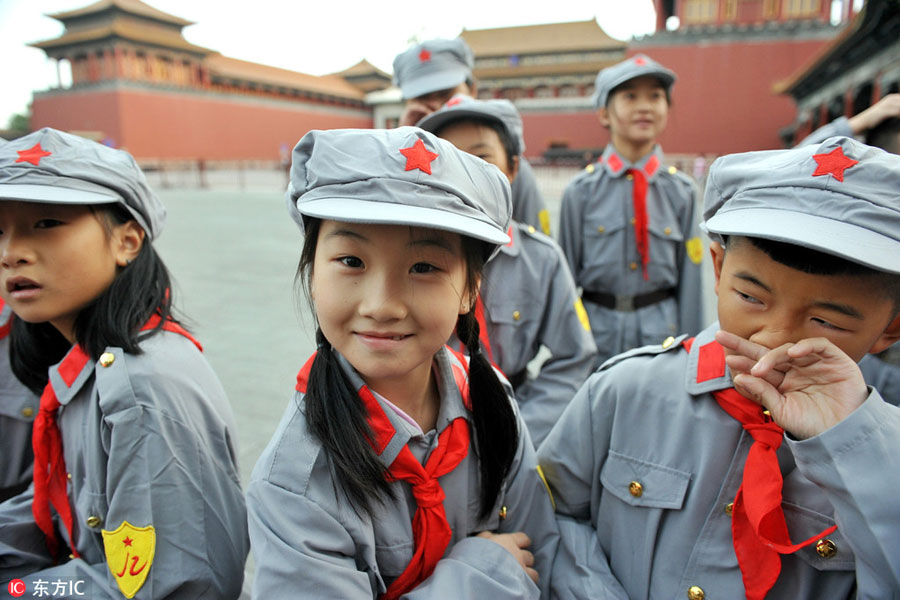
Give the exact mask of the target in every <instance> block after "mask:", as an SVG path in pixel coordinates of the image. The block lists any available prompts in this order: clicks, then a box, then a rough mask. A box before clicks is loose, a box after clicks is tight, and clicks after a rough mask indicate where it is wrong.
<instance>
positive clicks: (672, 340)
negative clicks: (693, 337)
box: [662, 335, 675, 350]
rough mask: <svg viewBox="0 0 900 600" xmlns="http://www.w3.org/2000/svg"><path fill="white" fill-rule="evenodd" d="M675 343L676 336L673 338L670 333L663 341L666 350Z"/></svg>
mask: <svg viewBox="0 0 900 600" xmlns="http://www.w3.org/2000/svg"><path fill="white" fill-rule="evenodd" d="M674 343H675V338H673V337H672V336H671V335H670V336H669V337H667V338H666V339H664V340H663V343H662V347H663V350H665V349H666V348H668V347H669V346H671V345H672V344H674Z"/></svg>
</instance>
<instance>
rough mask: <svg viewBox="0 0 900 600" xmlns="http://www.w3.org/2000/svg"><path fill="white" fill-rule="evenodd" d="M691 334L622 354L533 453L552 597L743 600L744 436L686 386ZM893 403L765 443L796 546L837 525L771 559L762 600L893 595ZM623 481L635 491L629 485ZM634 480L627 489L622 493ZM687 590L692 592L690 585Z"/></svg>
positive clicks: (896, 579)
mask: <svg viewBox="0 0 900 600" xmlns="http://www.w3.org/2000/svg"><path fill="white" fill-rule="evenodd" d="M716 328H717V325H716V326H713V327H710V328H708V329H706V330H704V331H703V332H702V333H700V334H699V335H698V336H697V339H696V340H695V341H694V344H693V347H692V349H691V353H690V354H688V352H686V351H685V350H684V348H683V347H681V345H680V341H681V340H680V339H679V340H678V342H679V343H675V344H672V345H671V346H669V348H668V350H664V349H663V348H662V347H661V346H655V347H647V348H641V349H637V350H634V351H632V352H629V353H626V354H624V355H622V356H620V357H616V358H615V359H613V360H611V361H609V362H608V363H607V364H605V365H604V366H603V367H602V370H601V371H599V372H598V373H596V374H594V375H592V376H591V378H590V379H588V382H587V383H586V384H585V386H584V387H583V388H582V389H581V390H580V391H579V393H578V396H576V397H575V399H574V400H573V401H572V403H571V404H570V405H569V407H568V408H567V409H566V412H565V413H563V416H562V418H561V419H560V421H559V423H558V424H557V426H556V427H555V428H554V429H553V431H551V432H550V435H549V436H548V437H547V439H546V441H545V442H544V444H543V445H542V446H541V447H540V449H539V451H538V456H539V461H540V464H541V466H542V467H543V469H544V472H545V474H546V476H547V480H548V481H549V483H550V487H551V489H552V491H553V495H554V498H555V500H556V509H557V511H558V513H559V514H560V515H564V516H566V517H568V519H567V520H565V521H563V522H561V525H560V535H561V538H560V551H559V553H558V554H557V558H556V562H555V564H554V568H553V578H552V579H553V581H552V582H551V583H552V586H553V588H554V592H555V595H556V597H559V598H631V599H633V600H634V599H639V598H672V599H676V598H677V599H681V598H685V597H687V591H688V589H690V588H691V587H692V586H698V587H699V588H701V589H702V590H703V591H704V594H705V597H706V598H743V597H744V586H743V582H742V580H741V573H740V569H739V568H738V564H737V559H736V557H735V553H734V547H733V541H732V534H731V518H730V516H729V513H728V512H727V511H726V506H727V505H728V504H729V503H730V502H733V501H734V497H735V494H736V492H737V490H738V487H739V486H740V484H741V477H742V474H743V466H744V463H745V461H746V458H747V452H748V450H749V448H750V446H751V444H752V438H751V437H750V435H749V434H748V433H747V432H746V431H744V429H743V428H742V427H741V425H740V423H738V422H737V420H735V419H733V418H732V417H730V416H729V415H728V414H727V413H725V411H724V410H722V409H721V408H720V407H719V405H718V403H717V402H716V400H715V399H714V398H713V396H712V394H711V392H713V391H714V390H719V389H723V388H727V387H730V386H731V385H732V384H731V377H730V375H729V374H728V372H727V370H726V374H725V375H724V376H723V377H718V378H714V379H711V380H708V381H703V382H702V383H697V379H698V378H697V366H698V354H699V349H700V347H701V346H703V345H704V344H706V343H709V342H710V341H712V340H713V336H714V334H715V331H716ZM898 456H900V409H898V408H897V407H896V406H892V405H890V404H887V403H886V402H884V401H883V400H882V399H881V397H880V395H879V394H878V392H877V391H871V392H870V396H869V397H868V399H867V400H866V401H865V403H864V404H863V405H862V406H861V407H860V408H858V409H857V410H856V411H855V412H854V413H853V414H851V415H850V416H849V417H848V418H847V419H845V420H844V421H842V422H841V423H839V424H838V425H836V426H834V427H832V428H831V429H829V430H827V431H825V432H823V433H822V434H820V435H818V436H815V437H812V438H809V439H807V440H802V441H796V440H792V439H791V438H790V437H789V436H785V441H784V443H783V444H782V445H781V447H780V448H779V449H778V461H779V463H780V465H781V471H782V474H783V476H784V487H783V498H784V503H783V508H784V513H785V517H786V520H787V525H788V529H789V531H790V535H791V539H792V540H793V541H794V542H799V541H802V540H805V539H807V538H809V537H812V536H814V535H816V534H818V533H819V532H821V531H823V530H824V529H825V528H826V527H829V526H830V525H832V524H834V523H835V522H837V525H838V529H837V531H836V532H834V533H832V534H829V535H828V539H830V540H831V541H832V543H833V544H834V546H835V548H836V553H834V554H833V555H832V556H831V557H830V558H828V557H826V556H827V553H825V556H820V555H819V553H817V551H816V548H815V546H816V544H813V545H812V546H808V547H806V548H803V549H801V550H800V551H798V552H797V553H795V554H790V555H783V556H782V558H781V565H782V568H781V574H780V576H779V577H778V580H777V581H776V583H775V586H774V587H773V588H772V590H771V591H770V593H769V594H768V596H767V598H772V599H784V600H802V599H805V598H809V599H812V598H854V597H858V598H888V597H896V594H897V593H898V592H900V536H898V535H897V526H898V523H900V503H898V502H897V498H898V495H900V477H897V473H898V470H900V466H898ZM635 482H636V483H635ZM636 484H639V485H640V486H641V487H640V489H637V488H636ZM695 592H696V590H695Z"/></svg>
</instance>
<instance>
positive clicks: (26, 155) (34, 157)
mask: <svg viewBox="0 0 900 600" xmlns="http://www.w3.org/2000/svg"><path fill="white" fill-rule="evenodd" d="M16 152H18V153H19V158H17V159H16V162H17V163H20V162H29V163H31V164H33V165H34V166H38V164H40V162H41V159H42V158H44V157H45V156H50V155H51V154H53V153H52V152H45V151H44V149H43V148H41V143H40V142H38V143H37V144H35V145H34V146H32V147H31V148H29V149H28V150H16Z"/></svg>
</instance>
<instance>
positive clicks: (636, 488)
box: [628, 481, 644, 498]
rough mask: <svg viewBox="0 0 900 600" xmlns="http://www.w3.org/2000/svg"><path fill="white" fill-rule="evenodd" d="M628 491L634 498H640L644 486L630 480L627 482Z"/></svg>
mask: <svg viewBox="0 0 900 600" xmlns="http://www.w3.org/2000/svg"><path fill="white" fill-rule="evenodd" d="M628 493H630V494H631V495H632V496H634V497H635V498H640V497H641V496H643V495H644V486H642V485H641V484H640V483H638V482H637V481H632V482H631V483H629V484H628Z"/></svg>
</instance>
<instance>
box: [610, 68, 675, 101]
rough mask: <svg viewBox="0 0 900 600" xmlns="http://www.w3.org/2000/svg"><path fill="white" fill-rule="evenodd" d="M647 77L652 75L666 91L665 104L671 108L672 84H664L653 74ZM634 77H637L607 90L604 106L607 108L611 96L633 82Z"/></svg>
mask: <svg viewBox="0 0 900 600" xmlns="http://www.w3.org/2000/svg"><path fill="white" fill-rule="evenodd" d="M638 77H642V75H638ZM649 77H653V79H655V80H656V81H657V83H659V87H661V88H662V90H663V91H664V92H665V93H666V104H668V105H669V107H670V108H671V107H672V86H671V85H669V84H666V82H665V81H663V80H662V79H661V78H659V77H657V76H655V75H649ZM635 79H637V77H632V78H631V79H629V80H628V81H623V82H622V83H620V84H619V85H617V86H616V87H614V88H613V89H611V90H609V94H607V95H606V108H609V103H610V102H612V99H613V96H614V95H616V93H618V92H621V91H622V90H623V89H625V88H627V87H630V85H631V84H633V83H634V80H635Z"/></svg>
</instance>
